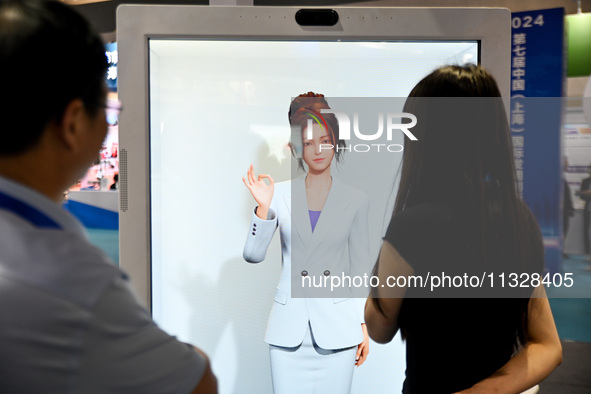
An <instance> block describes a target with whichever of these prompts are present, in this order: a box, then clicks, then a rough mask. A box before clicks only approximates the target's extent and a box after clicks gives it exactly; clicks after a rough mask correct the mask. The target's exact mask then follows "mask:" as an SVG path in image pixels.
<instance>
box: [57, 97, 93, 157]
mask: <svg viewBox="0 0 591 394" xmlns="http://www.w3.org/2000/svg"><path fill="white" fill-rule="evenodd" d="M86 121H87V119H86V109H85V107H84V103H83V102H82V100H80V99H74V100H72V101H70V102H69V103H68V104H67V105H66V108H65V109H64V112H63V115H62V119H61V122H59V123H58V124H57V125H56V126H57V127H56V133H57V137H58V140H59V141H60V142H61V143H62V144H64V147H65V148H66V149H69V150H72V151H77V150H78V148H79V144H80V141H81V139H82V138H84V136H83V133H82V132H83V131H84V127H86Z"/></svg>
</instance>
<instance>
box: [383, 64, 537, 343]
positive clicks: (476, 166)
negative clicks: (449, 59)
mask: <svg viewBox="0 0 591 394" xmlns="http://www.w3.org/2000/svg"><path fill="white" fill-rule="evenodd" d="M430 98H435V99H430ZM437 98H446V99H437ZM456 98H458V99H456ZM474 98H478V99H474ZM442 100H445V101H442ZM442 102H443V103H447V104H445V105H441V103H442ZM404 112H410V113H413V114H415V115H416V116H417V119H418V120H419V122H418V123H417V125H416V127H414V128H413V133H414V134H415V136H416V137H417V138H418V141H408V142H407V143H406V144H405V149H404V153H403V160H402V161H403V164H402V171H401V175H400V186H399V189H398V195H397V198H396V203H395V207H394V213H393V214H394V215H396V214H398V213H400V212H402V211H404V210H406V209H409V208H412V207H413V206H416V205H418V204H421V203H433V202H436V203H438V202H439V203H446V204H449V205H451V206H453V207H454V209H455V210H456V211H457V212H459V213H460V217H461V220H462V224H463V226H464V227H463V228H464V229H465V237H466V240H465V245H466V247H467V248H469V252H468V255H469V256H471V258H470V260H471V261H472V262H474V264H481V265H479V267H482V268H483V269H484V270H485V271H486V272H491V271H493V270H498V271H501V270H507V269H510V270H511V271H505V272H518V271H519V272H537V273H541V272H542V269H543V262H544V251H543V248H542V247H541V245H542V240H541V235H540V233H539V231H537V232H536V231H531V229H532V223H535V221H534V219H533V215H531V212H529V210H528V209H527V208H526V207H525V204H524V203H523V202H522V201H521V199H520V197H519V193H518V188H517V182H516V172H515V165H514V158H513V147H512V143H511V135H510V131H509V126H508V122H507V117H506V113H505V108H504V104H503V100H502V99H501V94H500V91H499V89H498V86H497V84H496V82H495V80H494V78H493V77H492V75H491V74H490V73H488V72H487V71H486V70H485V69H484V68H482V67H480V66H475V65H466V66H456V65H453V66H445V67H442V68H439V69H437V70H435V71H434V72H432V73H431V74H429V75H428V76H427V77H425V78H424V79H422V80H421V81H420V82H419V83H418V84H417V85H416V86H415V88H414V89H413V90H412V91H411V93H410V95H409V99H408V100H407V102H406V104H405V109H404ZM466 114H470V115H469V116H466ZM434 191H436V192H434ZM533 225H535V226H537V224H533ZM447 260H451V258H448V259H447ZM442 261H445V256H442ZM530 296H531V292H530V293H526V294H524V295H521V296H520V298H519V299H518V300H514V299H513V300H506V302H507V305H509V306H508V309H507V311H506V312H507V313H506V317H507V318H508V319H512V321H513V327H514V328H515V332H516V341H515V347H516V348H517V347H519V344H520V343H521V344H523V343H524V341H525V340H526V339H527V338H526V334H527V331H526V327H527V326H526V325H527V310H528V309H527V305H528V301H529V297H530ZM499 302H500V301H499ZM509 309H511V312H510V311H509ZM400 329H401V332H402V335H403V336H404V335H405V329H404V322H403V321H401V322H400Z"/></svg>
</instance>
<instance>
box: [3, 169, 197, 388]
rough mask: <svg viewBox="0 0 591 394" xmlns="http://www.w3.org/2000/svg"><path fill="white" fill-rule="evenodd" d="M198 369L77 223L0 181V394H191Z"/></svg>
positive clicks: (38, 197) (29, 192)
mask: <svg viewBox="0 0 591 394" xmlns="http://www.w3.org/2000/svg"><path fill="white" fill-rule="evenodd" d="M204 366H205V361H204V360H203V358H202V357H201V356H199V355H198V354H197V353H196V352H195V351H194V350H193V349H192V348H191V347H190V346H189V345H187V344H184V343H181V342H179V341H177V340H176V339H175V338H174V337H171V336H169V335H168V334H166V333H164V332H163V331H162V330H160V329H159V328H158V327H157V326H156V325H155V324H154V322H153V321H152V319H151V317H150V315H149V313H148V312H147V310H146V309H145V308H144V307H143V306H142V305H141V304H140V302H139V301H138V299H137V297H136V296H135V295H134V293H133V291H132V290H131V287H130V285H129V282H128V278H127V276H126V275H125V273H123V272H122V271H121V270H119V269H118V268H117V267H116V266H115V265H114V264H113V263H112V261H110V260H109V258H108V257H106V255H105V254H104V253H103V252H101V251H100V250H99V249H98V248H96V247H94V246H93V245H92V244H90V243H89V241H88V240H87V238H86V234H85V231H84V229H83V228H82V226H81V225H80V223H78V221H77V220H76V219H74V218H73V217H72V216H71V215H70V214H69V213H68V212H66V211H65V210H63V209H62V208H61V207H60V206H59V205H58V204H56V203H54V202H52V201H51V200H49V199H47V198H46V197H44V196H43V195H41V194H39V193H37V192H36V191H34V190H32V189H29V188H27V187H25V186H23V185H21V184H18V183H15V182H12V181H10V180H8V179H6V178H3V177H0V393H19V394H22V393H84V394H92V393H109V394H110V393H126V394H128V393H159V394H160V393H188V392H190V391H191V390H192V389H193V388H194V387H195V386H196V385H197V383H198V382H199V380H200V379H201V375H202V373H203V370H204Z"/></svg>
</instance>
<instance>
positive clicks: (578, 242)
mask: <svg viewBox="0 0 591 394" xmlns="http://www.w3.org/2000/svg"><path fill="white" fill-rule="evenodd" d="M143 3H145V2H143ZM175 3H178V2H175ZM192 3H193V2H192ZM293 3H294V2H291V3H290V4H293ZM335 3H336V2H335ZM335 3H331V4H335ZM339 3H341V4H342V2H339ZM421 3H423V2H421ZM424 3H425V4H427V3H429V5H438V6H441V5H444V6H449V5H453V6H466V5H468V4H466V2H465V1H462V2H458V1H456V2H449V1H448V2H424ZM451 3H453V4H451ZM460 3H463V4H460ZM485 3H494V4H485ZM499 3H510V2H482V4H479V5H482V6H491V5H493V6H499V5H500V4H499ZM511 3H512V2H511ZM519 3H520V4H519V7H521V9H523V7H527V3H529V4H530V5H531V4H535V5H534V6H532V7H530V8H529V9H540V8H545V5H546V4H548V8H550V7H555V6H556V5H557V3H558V2H556V1H554V2H551V1H535V2H534V1H531V2H528V1H523V2H519ZM524 3H525V4H524ZM564 3H565V2H560V6H565V7H567V8H568V6H569V4H564ZM573 3H575V2H573ZM588 3H589V2H583V4H584V5H585V4H588ZM193 4H194V3H193ZM255 4H257V3H256V2H255ZM301 4H302V3H299V4H298V5H301ZM317 4H318V3H315V5H317ZM355 5H368V6H385V5H388V6H393V5H396V6H399V5H407V4H404V2H393V1H389V2H364V3H361V4H359V3H358V4H355ZM408 5H410V4H408ZM412 5H413V6H416V5H417V2H412ZM469 5H473V4H469ZM574 5H575V6H576V4H574ZM500 6H508V5H507V4H504V5H500ZM509 8H511V9H512V10H514V8H515V7H509ZM91 19H92V18H91ZM587 78H588V77H577V78H570V79H569V81H568V88H567V92H568V95H569V96H571V97H578V96H577V95H578V94H579V91H582V86H584V85H585V83H586V81H587ZM581 95H582V94H581ZM563 123H564V124H566V125H567V127H566V128H565V129H564V133H565V140H564V141H565V142H564V147H565V149H566V150H565V153H566V155H567V156H568V155H569V152H568V150H569V149H578V150H577V152H578V153H577V154H580V152H581V151H580V149H581V148H583V149H585V148H586V149H589V148H590V146H587V145H585V144H587V142H586V141H588V137H589V134H588V131H586V130H588V129H587V128H586V127H585V126H587V127H588V122H586V120H585V119H584V118H583V117H582V110H580V109H579V107H577V104H576V99H575V101H574V104H569V105H568V106H567V110H566V116H565V119H564V121H563ZM575 133H578V134H577V135H579V136H582V137H583V138H577V139H576V141H577V142H576V143H575V142H574V141H575V140H574V139H572V140H571V141H570V142H569V136H570V137H572V136H573V135H575ZM577 144H579V145H577ZM575 145H577V146H575ZM575 156H576V155H575ZM569 161H570V162H571V165H572V167H580V165H579V163H578V160H577V159H575V160H574V161H571V160H569ZM576 174H578V171H576V170H575V171H569V169H567V171H566V178H567V180H568V181H569V182H570V183H571V189H572V190H571V192H572V193H573V194H574V191H575V190H576V185H577V182H580V179H579V178H580V174H578V175H576ZM575 175H576V176H575ZM97 193H103V192H97ZM104 193H109V192H104ZM574 197H575V198H574V201H575V202H576V205H577V208H580V202H577V198H576V196H574ZM581 217H582V213H581V210H580V209H579V210H578V211H577V212H576V215H575V217H574V218H572V219H571V224H570V232H569V237H568V238H567V239H566V243H565V252H567V253H569V254H572V255H579V254H582V238H581V236H580V232H579V233H578V232H577V231H576V229H580V228H581V227H582V218H581ZM87 226H88V227H90V228H92V227H95V228H96V227H100V226H93V225H88V224H87ZM90 232H91V237H93V238H94V240H95V243H97V244H99V245H102V246H103V247H104V248H105V249H106V250H107V251H108V252H109V254H110V255H111V256H114V255H116V254H117V253H113V250H114V248H115V245H114V243H113V242H112V240H113V237H115V238H116V237H117V235H116V230H114V231H113V232H112V236H108V235H107V236H105V235H106V234H109V232H108V230H104V229H102V230H100V229H99V230H92V229H91V230H90ZM577 233H578V234H579V236H578V237H577V236H576V234H577ZM573 257H574V256H573ZM116 261H118V258H117V259H116ZM573 264H574V267H578V268H577V269H579V268H583V266H582V265H581V264H583V263H582V262H581V261H579V259H578V258H576V257H574V258H573ZM571 266H572V265H571ZM581 271H582V269H581ZM581 273H583V272H581ZM562 309H564V305H563V306H562ZM571 312H573V311H571ZM574 312H576V313H580V312H581V311H580V310H577V311H574ZM554 313H555V315H556V317H557V324H558V328H559V332H560V334H561V337H562V338H571V339H577V340H587V341H591V338H589V337H586V336H585V335H587V334H589V333H584V332H583V333H582V334H583V335H581V333H580V332H579V333H577V332H576V330H574V331H572V332H571V331H569V330H567V331H566V334H565V331H564V329H563V328H562V327H561V320H560V319H561V311H560V308H558V310H557V308H556V307H555V308H554ZM584 313H585V312H584ZM586 313H587V316H588V314H589V311H588V310H587V312H586ZM562 317H563V316H562ZM567 319H568V317H567ZM263 320H265V319H263ZM588 324H589V323H588V322H583V323H582V327H589V325H588ZM589 335H591V334H589ZM374 346H377V345H375V344H374ZM393 351H396V352H402V351H403V346H398V345H396V348H395V349H393Z"/></svg>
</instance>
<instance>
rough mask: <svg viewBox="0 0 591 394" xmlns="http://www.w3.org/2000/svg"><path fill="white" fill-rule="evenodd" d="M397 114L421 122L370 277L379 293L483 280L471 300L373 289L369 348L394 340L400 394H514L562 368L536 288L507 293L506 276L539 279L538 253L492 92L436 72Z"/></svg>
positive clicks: (455, 294) (449, 293) (453, 73)
mask: <svg viewBox="0 0 591 394" xmlns="http://www.w3.org/2000/svg"><path fill="white" fill-rule="evenodd" d="M405 112H410V113H413V114H414V115H415V116H416V117H417V119H418V122H417V126H416V127H415V128H413V133H415V136H416V137H417V138H418V141H412V142H409V143H407V144H406V146H405V150H404V156H403V164H402V172H401V179H400V186H399V191H398V195H397V198H396V204H395V208H394V214H393V217H392V219H391V222H390V225H389V228H388V231H387V233H386V236H385V238H384V244H383V246H382V250H381V252H380V257H379V259H378V263H377V264H376V267H375V269H374V273H375V275H377V276H378V277H379V278H380V283H386V279H387V278H388V277H398V278H400V277H405V278H410V277H411V276H421V277H423V278H426V277H427V276H428V275H437V278H438V279H442V278H443V276H444V275H448V276H454V275H455V277H460V278H464V275H463V274H462V273H467V274H468V275H466V277H468V278H472V277H473V276H475V277H477V278H481V279H486V280H487V281H486V285H485V286H484V287H483V288H478V289H477V290H474V289H471V286H470V285H472V284H476V283H475V282H474V283H466V282H465V281H464V282H462V283H459V282H452V281H449V282H447V283H443V282H441V287H440V288H438V289H435V290H437V291H438V292H437V293H435V292H431V289H430V288H427V289H426V290H424V289H420V288H417V287H411V286H410V285H409V284H410V283H411V282H408V283H409V284H407V286H406V287H402V288H400V287H397V288H390V287H387V286H386V287H381V286H380V287H377V288H375V289H374V291H373V293H372V294H371V296H370V297H369V299H368V301H367V303H366V310H365V318H366V323H367V328H368V332H369V334H370V337H371V338H373V339H374V340H375V341H377V342H381V343H386V342H389V341H390V340H391V339H392V338H393V337H394V335H395V334H396V332H398V330H400V331H401V334H402V337H403V338H404V339H405V340H406V349H407V350H406V353H407V369H406V380H405V382H404V386H403V392H404V393H455V392H462V393H472V392H474V393H476V392H483V393H492V392H502V393H519V392H522V391H524V390H526V389H528V388H530V387H532V386H534V385H535V384H537V383H538V382H539V381H541V380H542V379H544V378H545V377H546V376H548V375H549V374H550V372H551V371H552V370H553V369H554V368H555V367H556V366H557V365H558V364H560V362H561V359H562V349H561V345H560V340H559V338H558V334H557V332H556V327H555V325H554V320H553V317H552V313H551V310H550V305H549V303H548V300H547V299H546V298H545V291H544V287H543V286H542V285H540V282H539V281H537V282H536V281H535V280H533V281H532V280H528V281H527V287H525V288H520V287H517V288H514V289H513V288H511V289H509V290H507V288H509V287H510V286H509V283H508V281H507V280H508V279H509V275H511V274H516V275H521V274H524V275H526V276H527V277H528V278H530V279H531V278H539V276H536V275H540V274H541V273H542V271H543V264H544V249H543V243H542V237H541V233H540V230H539V227H538V225H537V223H536V221H535V219H534V217H533V215H532V214H531V212H530V211H529V209H528V208H527V207H526V206H525V204H524V203H523V202H522V201H521V200H520V198H519V193H518V189H517V182H516V175H515V168H514V161H513V152H512V143H511V136H510V133H509V128H508V125H507V121H506V115H505V110H504V105H503V101H502V100H501V98H500V92H499V89H498V87H497V84H496V82H495V81H494V79H493V77H492V76H491V75H490V74H489V73H488V72H487V71H486V70H484V69H483V68H481V67H479V66H474V65H468V66H446V67H442V68H440V69H437V70H435V71H434V72H433V73H431V74H430V75H428V76H427V77H425V78H424V79H423V80H421V81H420V82H419V83H418V84H417V86H416V87H415V88H414V89H413V90H412V92H411V94H410V96H409V99H408V100H407V103H406V105H405ZM502 275H505V277H504V279H505V283H504V285H505V288H501V285H502V283H501V278H502ZM524 277H525V276H524ZM431 278H432V277H431ZM482 282H484V281H482ZM399 283H400V282H399ZM432 283H433V282H432ZM456 285H459V286H456Z"/></svg>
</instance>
